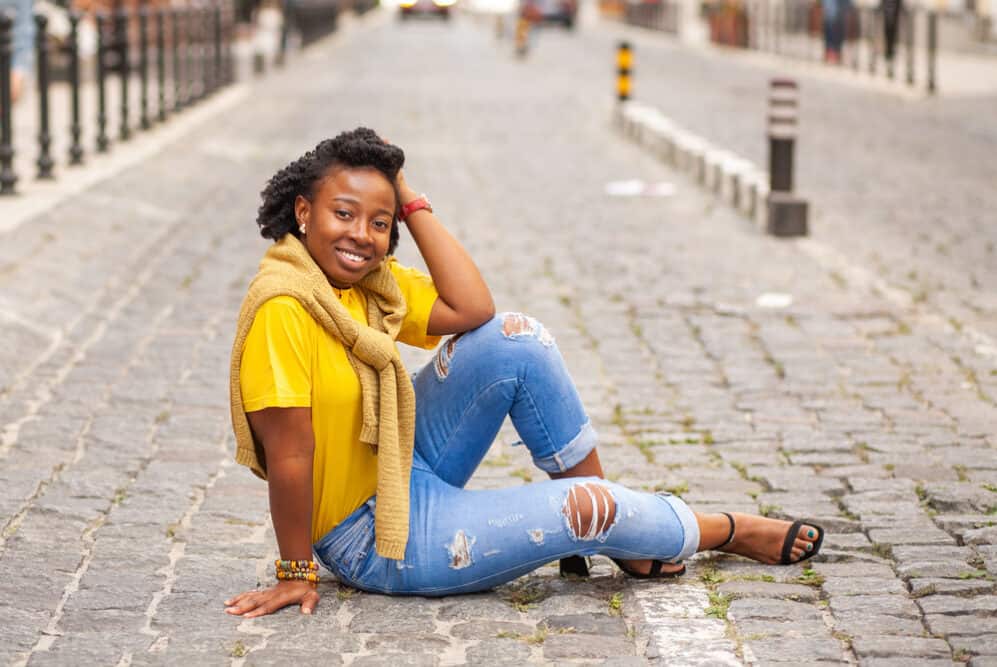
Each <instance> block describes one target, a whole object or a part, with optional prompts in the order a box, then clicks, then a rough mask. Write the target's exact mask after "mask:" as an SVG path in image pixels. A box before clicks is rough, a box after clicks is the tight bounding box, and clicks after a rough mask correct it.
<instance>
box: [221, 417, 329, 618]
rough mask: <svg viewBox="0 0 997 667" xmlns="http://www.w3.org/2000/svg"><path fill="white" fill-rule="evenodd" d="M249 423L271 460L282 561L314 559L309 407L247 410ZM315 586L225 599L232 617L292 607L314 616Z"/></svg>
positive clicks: (286, 584)
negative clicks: (296, 606)
mask: <svg viewBox="0 0 997 667" xmlns="http://www.w3.org/2000/svg"><path fill="white" fill-rule="evenodd" d="M246 416H247V417H248V418H249V425H250V427H252V429H253V433H254V434H255V435H256V437H257V438H258V439H259V440H260V441H262V442H263V449H264V450H265V451H266V457H267V486H268V488H269V491H270V517H271V519H272V520H273V529H274V533H276V535H277V545H278V547H279V548H280V557H281V559H283V560H308V561H310V560H311V559H312V541H311V535H312V525H311V524H312V463H313V456H314V453H315V435H314V432H313V431H312V410H311V408H266V409H263V410H259V411H256V412H249V413H247V415H246ZM318 601H319V595H318V593H317V592H316V591H315V587H314V586H313V585H312V584H310V583H308V582H306V581H279V582H277V584H276V585H274V586H271V587H270V588H265V589H263V590H253V591H248V592H246V593H242V594H241V595H237V596H235V597H233V598H231V599H229V600H226V601H225V606H226V609H225V611H227V612H228V613H230V614H235V615H238V616H246V617H247V618H253V617H255V616H263V615H265V614H270V613H273V612H275V611H277V610H278V609H281V608H283V607H286V606H288V605H291V604H300V605H301V612H302V613H304V614H310V613H312V610H313V609H315V605H316V604H318Z"/></svg>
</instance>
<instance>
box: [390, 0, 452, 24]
mask: <svg viewBox="0 0 997 667" xmlns="http://www.w3.org/2000/svg"><path fill="white" fill-rule="evenodd" d="M455 4H457V0H401V2H400V3H399V5H398V7H399V9H400V13H399V15H398V16H399V17H400V18H401V19H402V20H403V21H404V20H406V19H410V18H413V17H416V16H428V17H433V18H439V19H443V20H444V21H447V20H449V19H450V9H451V8H452V7H453V6H454V5H455Z"/></svg>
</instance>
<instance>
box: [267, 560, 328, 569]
mask: <svg viewBox="0 0 997 667" xmlns="http://www.w3.org/2000/svg"><path fill="white" fill-rule="evenodd" d="M273 564H274V567H276V568H277V570H284V571H287V572H318V563H316V562H315V561H313V560H279V559H278V560H275V561H274V562H273Z"/></svg>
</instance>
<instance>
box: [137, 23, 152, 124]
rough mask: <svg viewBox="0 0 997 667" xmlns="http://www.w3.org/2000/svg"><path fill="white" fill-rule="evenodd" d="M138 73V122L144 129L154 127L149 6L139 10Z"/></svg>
mask: <svg viewBox="0 0 997 667" xmlns="http://www.w3.org/2000/svg"><path fill="white" fill-rule="evenodd" d="M138 51H139V54H138V75H139V88H140V90H141V95H140V96H139V113H138V124H139V127H141V128H142V129H143V130H148V129H149V128H150V127H152V122H151V121H150V120H149V8H148V7H146V6H142V7H139V10H138Z"/></svg>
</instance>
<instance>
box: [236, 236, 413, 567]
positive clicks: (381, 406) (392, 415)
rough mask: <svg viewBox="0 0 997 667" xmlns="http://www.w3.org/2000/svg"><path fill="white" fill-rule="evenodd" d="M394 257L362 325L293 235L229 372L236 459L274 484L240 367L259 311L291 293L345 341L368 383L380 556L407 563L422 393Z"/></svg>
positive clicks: (242, 322)
mask: <svg viewBox="0 0 997 667" xmlns="http://www.w3.org/2000/svg"><path fill="white" fill-rule="evenodd" d="M393 261H394V258H391V257H389V258H386V259H385V260H384V262H382V263H381V265H380V266H379V267H378V268H377V269H375V270H374V271H372V272H371V273H369V274H367V275H366V276H365V277H364V278H363V280H361V281H360V282H359V283H357V285H356V287H358V288H360V289H362V290H363V291H364V293H365V294H366V295H367V321H368V323H369V326H365V325H364V324H362V323H360V322H357V321H356V320H354V319H353V318H352V317H350V314H349V312H348V311H347V310H346V308H345V307H344V306H343V305H342V304H341V303H340V302H339V299H338V298H337V297H336V294H335V293H334V292H333V289H332V286H331V285H330V284H329V281H328V279H327V278H326V276H325V274H324V273H322V270H321V269H320V268H319V266H318V265H317V264H316V263H315V260H314V259H312V256H311V255H310V254H309V253H308V250H307V249H306V248H305V246H304V245H303V244H302V243H301V241H299V240H298V239H297V238H296V237H294V236H293V235H291V234H287V235H285V236H284V238H282V239H281V240H280V241H278V242H277V243H275V244H274V245H273V246H271V247H270V249H269V250H267V252H266V254H265V255H264V256H263V260H262V261H261V262H260V269H259V272H258V273H257V274H256V277H255V278H253V281H252V283H250V285H249V291H248V293H247V294H246V298H245V299H244V300H243V302H242V308H241V310H240V312H239V320H238V325H237V329H236V335H235V343H234V344H233V346H232V361H231V367H230V375H229V394H230V398H231V410H232V428H233V430H234V431H235V440H236V451H235V460H236V462H238V463H241V464H242V465H245V466H248V467H249V469H250V470H252V471H253V472H254V473H255V474H256V475H257V476H259V477H261V478H262V479H266V477H267V470H266V456H265V452H264V450H263V446H262V445H261V444H260V443H258V442H256V441H255V440H254V438H253V434H252V431H251V430H250V427H249V421H248V420H247V418H246V412H245V410H244V409H243V404H242V390H241V385H240V380H239V368H240V365H241V361H242V351H243V345H244V344H245V341H246V336H247V335H248V334H249V330H250V327H251V326H252V324H253V319H254V317H255V316H256V311H257V310H258V309H259V308H260V306H262V305H263V304H264V303H266V302H267V301H268V300H270V299H272V298H274V297H277V296H290V297H292V298H294V299H295V300H297V301H298V302H299V303H301V305H302V306H303V307H304V308H305V310H306V311H308V314H309V315H311V317H312V318H313V319H314V320H315V321H316V322H317V323H318V324H319V325H320V326H321V327H322V328H323V329H325V330H326V331H328V332H329V334H330V335H331V336H333V337H334V338H336V339H337V340H339V341H340V342H342V344H343V347H344V349H345V350H346V357H347V359H349V361H350V364H351V365H352V366H353V370H354V371H355V372H356V374H357V377H358V378H359V380H360V388H361V394H362V415H363V426H362V428H361V431H360V440H361V442H364V443H367V444H369V445H371V446H372V447H374V448H375V449H376V451H377V509H376V511H375V517H374V532H375V535H376V543H375V546H376V549H377V553H378V554H379V555H380V556H383V557H384V558H391V559H395V560H401V559H403V558H404V557H405V545H406V543H407V541H408V530H409V477H410V474H411V470H412V449H413V442H414V434H415V392H414V390H413V389H412V382H411V380H410V379H409V376H408V372H407V371H406V370H405V367H404V365H403V364H402V361H401V359H400V358H399V356H398V350H397V348H396V347H395V339H396V338H397V337H398V332H399V330H400V329H401V326H402V321H403V320H404V318H405V313H406V304H405V300H404V298H403V296H402V292H401V290H400V289H399V287H398V282H397V281H396V280H395V277H394V276H393V275H392V273H391V270H390V269H389V263H390V262H393Z"/></svg>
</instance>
